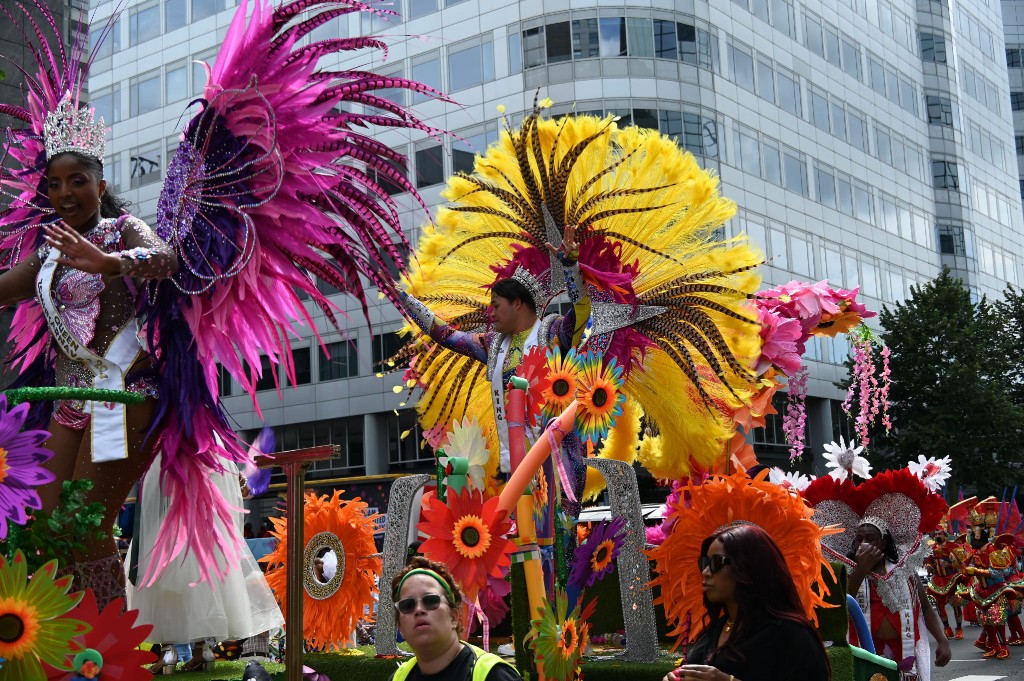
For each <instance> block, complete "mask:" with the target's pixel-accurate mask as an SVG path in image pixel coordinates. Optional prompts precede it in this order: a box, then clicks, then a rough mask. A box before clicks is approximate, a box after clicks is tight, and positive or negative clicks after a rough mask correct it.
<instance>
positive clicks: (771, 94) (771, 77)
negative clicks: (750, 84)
mask: <svg viewBox="0 0 1024 681" xmlns="http://www.w3.org/2000/svg"><path fill="white" fill-rule="evenodd" d="M757 94H758V95H759V96H760V97H761V99H763V100H765V101H767V102H771V103H772V104H774V103H775V70H774V69H772V64H771V62H768V61H764V60H760V59H759V60H758V61H757Z"/></svg>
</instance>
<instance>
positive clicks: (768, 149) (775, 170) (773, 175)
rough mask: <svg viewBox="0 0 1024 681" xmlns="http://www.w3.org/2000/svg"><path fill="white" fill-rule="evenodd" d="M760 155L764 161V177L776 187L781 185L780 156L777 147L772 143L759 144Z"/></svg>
mask: <svg viewBox="0 0 1024 681" xmlns="http://www.w3.org/2000/svg"><path fill="white" fill-rule="evenodd" d="M761 157H762V159H763V161H764V179H766V180H768V181H769V182H771V183H772V184H774V185H775V186H777V187H781V186H782V157H781V156H780V155H779V149H778V147H777V146H775V145H774V144H772V143H769V142H767V141H766V142H765V143H764V144H762V145H761Z"/></svg>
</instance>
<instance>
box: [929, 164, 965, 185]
mask: <svg viewBox="0 0 1024 681" xmlns="http://www.w3.org/2000/svg"><path fill="white" fill-rule="evenodd" d="M932 182H933V186H934V187H935V188H936V189H953V190H959V189H960V175H959V172H958V169H957V166H956V163H955V162H953V161H932Z"/></svg>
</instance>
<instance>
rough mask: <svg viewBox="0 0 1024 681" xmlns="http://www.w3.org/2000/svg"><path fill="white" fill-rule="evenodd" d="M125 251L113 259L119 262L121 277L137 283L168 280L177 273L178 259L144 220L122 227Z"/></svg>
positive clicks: (129, 221)
mask: <svg viewBox="0 0 1024 681" xmlns="http://www.w3.org/2000/svg"><path fill="white" fill-rule="evenodd" d="M121 238H122V241H123V242H124V245H125V249H124V250H123V251H119V252H117V253H113V254H112V255H115V256H117V257H118V258H119V259H120V267H121V269H120V273H121V274H122V275H124V276H126V277H132V278H134V279H166V278H167V277H170V276H171V275H173V274H174V273H175V272H177V271H178V255H177V254H176V253H175V252H174V250H173V249H172V248H171V247H170V246H169V245H167V242H165V241H164V240H163V239H161V238H160V237H159V236H157V235H156V232H154V231H153V230H152V228H150V226H149V225H147V224H146V223H145V222H143V221H142V220H140V219H138V218H136V217H130V218H128V219H127V220H125V221H124V225H122V227H121Z"/></svg>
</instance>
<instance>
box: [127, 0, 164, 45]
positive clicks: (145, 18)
mask: <svg viewBox="0 0 1024 681" xmlns="http://www.w3.org/2000/svg"><path fill="white" fill-rule="evenodd" d="M159 36H160V5H159V4H158V3H156V2H152V3H149V4H147V5H144V6H142V7H138V8H136V9H133V10H132V13H131V15H130V16H129V17H128V44H129V45H139V44H141V43H144V42H146V41H147V40H152V39H153V38H157V37H159Z"/></svg>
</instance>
